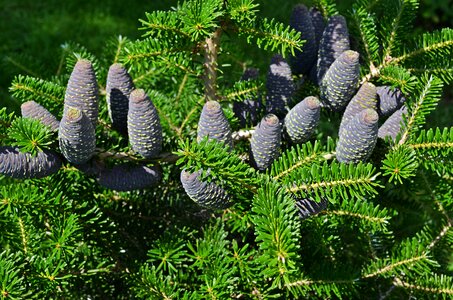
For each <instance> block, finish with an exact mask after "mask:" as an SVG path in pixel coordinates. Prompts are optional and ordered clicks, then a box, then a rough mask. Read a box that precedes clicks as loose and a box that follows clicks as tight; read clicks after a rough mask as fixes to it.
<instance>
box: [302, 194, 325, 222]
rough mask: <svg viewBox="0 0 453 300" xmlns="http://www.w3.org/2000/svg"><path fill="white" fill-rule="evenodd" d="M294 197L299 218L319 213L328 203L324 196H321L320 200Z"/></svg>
mask: <svg viewBox="0 0 453 300" xmlns="http://www.w3.org/2000/svg"><path fill="white" fill-rule="evenodd" d="M294 198H295V200H296V208H297V210H298V211H299V216H300V218H301V219H307V218H308V217H311V216H313V215H316V214H319V213H320V212H321V211H323V210H325V209H326V208H327V205H328V204H329V201H328V200H327V199H326V198H321V201H320V202H316V201H314V200H311V199H309V198H297V197H294Z"/></svg>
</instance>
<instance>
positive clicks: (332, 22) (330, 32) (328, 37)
mask: <svg viewBox="0 0 453 300" xmlns="http://www.w3.org/2000/svg"><path fill="white" fill-rule="evenodd" d="M349 49H350V45H349V31H348V26H347V24H346V19H345V18H344V17H343V16H341V15H335V16H332V17H330V18H329V20H328V22H327V25H326V27H325V29H324V32H323V34H322V37H321V41H320V42H319V50H318V62H317V79H318V84H321V82H322V79H323V78H324V75H325V74H326V72H327V70H328V69H329V67H330V65H332V64H333V62H334V61H335V60H336V59H337V58H338V57H339V56H340V55H341V54H342V53H343V52H345V51H346V50H349Z"/></svg>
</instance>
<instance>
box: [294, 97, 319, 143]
mask: <svg viewBox="0 0 453 300" xmlns="http://www.w3.org/2000/svg"><path fill="white" fill-rule="evenodd" d="M320 104H321V103H320V102H319V100H318V98H316V97H312V96H310V97H307V98H305V99H304V100H302V101H301V102H299V103H298V104H297V105H296V106H294V107H293V108H292V109H291V110H290V111H289V112H288V114H287V115H286V117H285V126H286V132H287V133H288V136H289V138H290V139H291V141H292V142H293V143H295V144H300V143H304V142H306V141H308V139H309V138H310V137H311V136H312V134H313V133H314V131H315V129H316V126H318V123H319V115H320V111H321V105H320Z"/></svg>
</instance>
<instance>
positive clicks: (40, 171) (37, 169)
mask: <svg viewBox="0 0 453 300" xmlns="http://www.w3.org/2000/svg"><path fill="white" fill-rule="evenodd" d="M60 168H61V160H60V158H59V157H58V156H57V155H56V154H55V153H53V152H50V151H40V152H38V154H37V155H36V156H32V155H31V154H30V153H23V152H20V151H19V148H15V147H10V146H2V147H0V174H3V175H6V176H9V177H12V178H17V179H29V178H42V177H46V176H49V175H52V174H53V173H55V172H57V171H58V169H60Z"/></svg>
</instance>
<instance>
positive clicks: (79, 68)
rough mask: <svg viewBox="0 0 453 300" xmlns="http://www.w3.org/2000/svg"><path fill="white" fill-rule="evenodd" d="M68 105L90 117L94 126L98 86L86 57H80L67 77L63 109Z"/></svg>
mask: <svg viewBox="0 0 453 300" xmlns="http://www.w3.org/2000/svg"><path fill="white" fill-rule="evenodd" d="M68 107H77V108H78V109H80V110H82V111H83V112H84V114H85V115H86V116H87V117H88V119H90V121H91V125H92V126H93V128H96V124H97V120H98V114H99V88H98V83H97V80H96V74H95V72H94V69H93V65H92V64H91V62H90V61H89V60H87V59H80V60H78V61H77V63H76V64H75V66H74V69H73V70H72V73H71V76H70V77H69V81H68V85H67V87H66V94H65V97H64V111H63V114H65V112H66V109H67V108H68Z"/></svg>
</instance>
